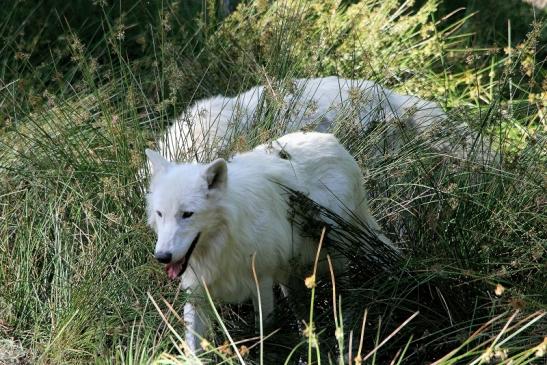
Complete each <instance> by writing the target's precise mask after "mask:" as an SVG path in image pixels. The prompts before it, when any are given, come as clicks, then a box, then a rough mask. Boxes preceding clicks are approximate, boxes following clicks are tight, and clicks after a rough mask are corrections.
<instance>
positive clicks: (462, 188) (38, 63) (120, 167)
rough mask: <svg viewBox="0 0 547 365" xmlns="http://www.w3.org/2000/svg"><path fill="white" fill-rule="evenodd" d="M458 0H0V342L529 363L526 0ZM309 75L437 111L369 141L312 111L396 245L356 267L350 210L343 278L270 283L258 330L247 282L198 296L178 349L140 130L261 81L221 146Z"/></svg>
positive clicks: (21, 358) (539, 291)
mask: <svg viewBox="0 0 547 365" xmlns="http://www.w3.org/2000/svg"><path fill="white" fill-rule="evenodd" d="M479 3H481V2H475V1H440V0H422V1H398V0H397V1H396V0H384V1H376V0H354V1H335V0H309V1H297V0H294V1H293V0H279V1H261V0H257V1H253V2H250V1H249V2H244V1H243V2H241V4H240V5H239V6H238V7H237V9H236V10H235V11H234V12H232V13H231V14H229V15H228V14H225V13H223V11H222V9H221V8H220V6H219V5H218V4H217V2H216V1H212V0H210V1H205V0H204V1H174V0H163V1H161V2H152V1H151V2H147V1H140V0H138V1H134V2H122V1H105V0H96V1H86V0H76V1H70V2H61V1H51V2H47V3H46V2H37V3H34V2H30V1H13V2H10V3H9V4H5V5H3V6H4V9H3V10H2V11H1V12H0V19H1V21H0V39H2V44H0V187H1V188H0V364H4V363H5V364H10V365H11V364H82V363H99V364H135V363H139V364H140V363H152V362H156V363H158V364H184V363H200V362H203V363H228V364H231V363H242V362H245V363H266V364H270V363H288V364H291V363H298V362H299V361H300V362H301V363H308V364H312V363H314V364H327V363H328V364H330V363H336V364H346V363H348V364H349V363H355V364H425V363H435V364H487V363H496V364H498V363H499V364H542V363H545V361H547V360H546V353H547V337H546V336H547V318H546V317H545V313H546V309H547V285H546V283H547V252H546V251H547V245H546V239H547V229H546V228H545V227H547V219H546V216H545V210H546V202H547V199H546V185H545V184H546V179H545V176H546V175H545V173H546V168H545V166H547V165H546V162H547V154H546V146H545V130H546V124H545V123H546V121H545V115H546V113H547V107H546V105H547V78H546V76H547V71H546V69H545V65H544V63H545V57H546V55H547V51H546V48H545V45H546V44H547V43H546V41H547V28H546V27H545V23H544V22H543V18H545V14H546V13H545V11H542V10H538V9H536V10H533V8H532V7H531V6H529V5H528V4H525V3H522V2H521V1H517V0H511V1H506V2H503V4H499V3H498V2H497V1H490V0H489V1H485V2H482V3H481V4H480V5H479ZM329 75H340V76H343V77H347V78H355V79H358V78H363V79H370V80H374V81H377V82H379V83H380V84H382V85H385V86H387V87H390V88H393V89H395V90H397V91H398V92H401V93H407V94H413V95H418V96H421V97H423V98H426V99H430V100H435V101H437V102H439V103H440V104H441V105H442V106H443V107H444V108H445V109H446V111H447V114H448V115H449V119H448V120H447V122H446V123H443V124H442V125H441V126H440V127H439V129H438V130H436V131H435V134H434V135H431V134H429V133H420V132H419V131H418V132H417V133H410V132H409V135H408V139H407V140H406V141H405V144H404V146H402V148H401V149H400V150H398V151H397V152H396V153H393V152H390V151H386V153H384V154H380V155H379V154H378V153H377V151H376V150H375V148H374V146H377V145H378V144H379V143H381V141H382V140H383V138H385V133H386V130H385V129H384V128H385V127H383V124H382V123H378V125H379V126H378V127H377V128H375V129H374V130H372V131H367V132H366V133H363V132H362V131H359V130H356V129H355V128H352V126H351V120H349V118H348V119H347V120H344V118H341V120H339V121H337V125H336V127H335V128H334V133H335V134H336V135H337V136H338V137H339V139H340V140H341V141H342V142H343V143H344V144H345V146H346V147H347V148H348V150H350V151H351V153H352V154H353V155H354V156H355V158H356V159H357V160H358V162H359V163H360V165H361V167H362V169H363V176H364V181H363V183H364V184H365V185H366V187H367V189H368V191H369V192H370V200H371V207H372V210H373V212H374V215H375V216H376V217H377V218H378V219H379V221H380V224H381V225H382V226H383V227H384V229H385V231H386V232H387V234H388V235H389V236H390V237H391V238H393V239H394V240H396V241H397V242H399V245H400V246H401V247H403V249H404V252H405V255H404V258H403V259H402V260H401V261H398V262H397V265H396V266H395V267H393V268H390V270H383V269H382V268H379V267H377V266H374V265H373V263H371V260H370V259H368V258H367V257H368V254H370V250H369V251H367V250H364V251H363V250H361V249H360V248H359V247H360V246H359V243H360V242H361V240H362V235H363V233H362V229H361V227H353V226H350V225H344V222H341V223H340V227H341V228H340V230H339V232H338V235H334V237H332V238H331V239H330V241H329V242H328V244H331V245H338V246H337V247H339V248H340V250H346V251H353V252H356V253H357V254H355V255H353V256H352V260H351V264H350V265H349V270H348V273H347V275H348V278H349V280H347V283H348V284H347V287H339V288H337V289H335V288H333V286H332V285H331V281H330V278H325V279H323V280H321V281H318V282H317V283H316V284H317V285H316V286H314V285H310V291H309V292H307V293H302V298H294V299H292V300H288V301H281V303H280V308H281V310H279V312H280V313H278V315H279V317H280V318H279V323H280V327H281V330H279V331H277V332H276V333H273V334H270V333H255V331H254V329H253V326H252V314H251V313H250V311H249V306H248V305H241V306H216V309H217V312H216V313H217V319H218V322H219V326H218V330H217V331H216V337H215V338H211V339H208V341H207V342H203V343H202V345H203V348H204V352H203V353H201V354H199V356H198V357H195V356H193V355H187V354H185V353H184V351H183V350H184V345H183V344H182V343H181V338H183V332H184V330H183V329H184V326H183V324H182V321H181V320H180V318H179V316H180V313H181V309H182V307H183V305H184V301H185V295H184V293H181V292H179V290H178V289H177V285H176V283H173V282H169V281H168V280H167V279H166V277H165V274H164V272H163V270H162V267H161V266H160V265H158V264H157V263H156V261H155V260H154V258H153V247H154V242H155V237H154V234H153V232H152V231H151V230H150V229H149V228H148V227H147V226H146V224H145V223H146V222H145V214H144V196H143V190H144V187H145V183H146V182H145V181H142V179H140V177H139V174H138V173H137V172H138V170H139V169H140V168H142V166H143V165H144V163H145V157H144V149H145V148H146V147H154V145H155V141H156V140H157V138H158V136H160V135H161V133H162V131H164V130H165V128H166V127H167V126H168V125H169V123H170V121H171V120H172V119H173V118H174V117H176V116H177V115H178V114H180V113H181V112H182V111H183V110H184V109H185V108H187V107H188V106H189V105H190V104H191V103H192V102H193V101H195V100H198V99H200V98H203V97H209V96H213V95H217V94H225V95H235V94H237V93H238V92H241V91H244V90H246V89H248V88H249V87H251V86H254V85H258V84H267V85H271V95H269V96H268V97H269V98H271V100H269V101H270V102H269V103H268V108H269V109H268V110H266V111H265V112H264V114H263V116H262V117H261V118H259V120H257V121H256V123H255V127H254V129H253V130H252V131H250V133H245V134H242V135H241V136H240V138H236V139H235V140H236V142H237V143H234V144H233V145H232V151H240V150H246V149H249V148H252V147H253V146H255V145H256V144H259V143H263V142H266V141H268V140H270V139H271V138H274V137H276V136H277V135H279V134H280V133H282V131H281V130H280V129H279V128H276V123H277V120H276V117H275V116H276V115H277V114H276V110H279V109H280V108H281V107H282V106H281V105H279V103H276V100H277V99H276V95H277V93H281V94H282V93H283V90H286V89H287V85H290V80H291V79H292V78H296V77H299V78H300V77H317V76H329ZM462 122H463V123H466V124H467V125H469V126H470V128H471V129H472V130H473V131H475V132H476V133H477V134H478V138H477V139H476V140H475V142H474V143H473V145H472V146H465V147H466V149H468V150H469V151H471V153H470V156H469V158H467V159H460V158H456V157H454V156H453V155H451V154H448V153H447V154H445V153H440V152H439V151H435V150H434V149H432V148H431V147H430V146H431V144H430V142H431V141H432V140H443V141H450V143H452V144H454V145H457V144H458V143H460V141H461V133H465V131H462V129H461V128H459V126H460V125H461V123H462ZM485 145H488V146H492V151H491V153H490V154H488V158H486V159H484V158H478V156H477V154H474V153H473V151H478V150H481V149H482V148H483V146H485ZM292 202H293V206H294V210H295V212H294V214H295V215H296V216H300V217H301V219H299V220H297V221H295V224H301V225H303V226H305V227H306V229H308V230H309V232H310V234H311V235H315V236H317V239H318V242H319V236H320V233H321V224H320V223H321V222H317V221H313V222H308V221H307V217H306V215H305V214H302V212H303V211H307V210H309V209H310V205H311V206H313V202H309V201H307V200H306V199H305V198H303V197H301V196H299V195H298V194H296V193H294V194H293V195H292ZM315 208H317V207H315ZM315 208H314V209H315ZM317 209H320V208H317ZM322 214H324V215H328V212H322ZM304 279H305V278H302V280H304ZM333 301H334V302H335V305H334V306H333ZM302 303H304V304H302ZM299 304H300V305H304V306H305V310H306V311H307V313H308V314H309V317H308V318H306V321H305V323H302V322H299V320H298V319H297V318H296V317H295V315H294V311H293V310H292V308H293V307H294V306H296V305H299Z"/></svg>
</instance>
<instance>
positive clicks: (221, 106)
mask: <svg viewBox="0 0 547 365" xmlns="http://www.w3.org/2000/svg"><path fill="white" fill-rule="evenodd" d="M270 103H275V104H276V105H281V107H279V108H277V109H276V110H277V114H276V115H275V116H274V119H275V121H276V128H277V129H278V130H279V131H280V134H285V133H287V132H293V131H296V130H298V129H300V128H303V127H305V128H306V129H307V130H316V131H319V132H331V131H332V130H333V129H335V127H336V126H337V124H338V122H342V121H343V122H347V121H348V120H349V121H351V122H352V123H353V125H356V126H358V127H360V128H361V129H362V130H363V131H368V130H370V128H371V127H372V126H374V125H377V124H378V123H384V124H385V127H387V130H388V131H389V132H388V133H387V136H389V139H390V143H389V144H390V147H389V148H390V149H391V150H392V151H393V150H397V149H398V148H400V147H401V145H403V144H404V142H403V140H404V139H405V138H407V135H408V132H409V131H411V132H413V133H423V134H425V135H427V136H428V138H426V140H428V141H429V143H430V145H431V147H432V148H433V149H436V150H438V151H440V152H442V153H450V154H451V155H453V156H455V157H457V158H467V157H468V153H469V152H470V149H471V147H472V145H473V144H474V142H475V140H476V138H477V135H476V133H473V132H472V130H471V129H470V128H469V127H468V126H467V125H464V124H460V125H458V126H454V125H452V127H451V131H450V133H449V134H450V135H451V138H452V139H451V140H450V141H448V140H446V138H432V137H431V136H432V135H435V134H442V133H444V132H448V130H447V128H448V127H447V125H444V124H442V123H443V122H444V121H445V120H446V118H447V117H446V114H445V113H444V111H443V109H442V108H441V107H440V106H439V105H438V104H437V103H435V102H432V101H427V100H423V99H421V98H419V97H416V96H411V95H401V94H398V93H396V92H394V91H393V90H390V89H388V88H385V87H382V86H380V85H378V84H376V83H374V82H372V81H367V80H348V79H344V78H339V77H336V76H330V77H324V78H314V79H296V80H294V81H293V82H292V84H291V87H285V88H284V89H282V90H276V89H274V88H272V87H266V86H262V85H260V86H255V87H253V88H251V89H249V90H248V91H246V92H243V93H241V94H239V95H236V96H235V97H226V96H220V95H219V96H215V97H211V98H208V99H203V100H200V101H197V102H196V103H194V104H193V105H192V106H191V107H189V108H188V109H187V110H185V111H184V112H183V113H182V115H180V117H179V118H178V119H177V120H175V122H174V123H173V125H171V127H170V128H169V129H168V130H167V133H166V134H165V135H164V137H163V138H161V139H160V141H159V146H158V149H159V150H160V151H161V152H162V154H164V155H165V156H168V157H169V158H171V159H173V160H177V161H188V160H194V161H195V160H197V161H204V160H209V159H211V158H214V157H216V156H217V154H218V151H219V150H221V149H222V148H223V147H225V146H227V145H228V144H229V143H230V141H233V139H234V138H233V137H235V136H237V135H239V134H240V132H241V130H245V129H247V128H249V127H252V126H253V125H255V124H256V123H260V122H261V120H262V119H264V113H265V110H268V109H270V108H268V105H269V104H270ZM274 109H275V108H274ZM270 117H271V115H270ZM379 142H380V144H381V145H382V148H384V146H385V142H386V141H379ZM483 151H487V149H486V148H485V149H484V150H483Z"/></svg>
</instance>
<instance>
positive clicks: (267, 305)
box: [252, 278, 274, 329]
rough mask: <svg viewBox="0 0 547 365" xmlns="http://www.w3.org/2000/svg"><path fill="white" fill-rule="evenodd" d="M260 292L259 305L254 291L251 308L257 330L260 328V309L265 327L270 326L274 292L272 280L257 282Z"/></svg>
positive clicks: (263, 279) (264, 279) (262, 279)
mask: <svg viewBox="0 0 547 365" xmlns="http://www.w3.org/2000/svg"><path fill="white" fill-rule="evenodd" d="M258 288H259V290H260V305H259V302H258V293H257V292H256V291H255V293H254V295H253V298H252V299H253V308H254V312H255V325H256V328H257V329H258V328H259V326H260V309H262V320H263V323H264V324H265V325H266V326H270V325H272V322H273V318H272V317H271V314H272V312H273V310H274V292H273V279H272V278H261V279H260V280H259V282H258Z"/></svg>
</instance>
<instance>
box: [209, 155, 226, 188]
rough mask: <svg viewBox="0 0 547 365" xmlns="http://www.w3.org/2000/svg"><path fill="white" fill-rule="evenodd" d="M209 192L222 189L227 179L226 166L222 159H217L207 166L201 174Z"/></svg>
mask: <svg viewBox="0 0 547 365" xmlns="http://www.w3.org/2000/svg"><path fill="white" fill-rule="evenodd" d="M203 176H204V178H205V181H206V182H207V187H208V188H209V190H212V189H222V188H224V187H225V186H226V180H227V179H228V165H227V164H226V161H225V160H224V159H222V158H217V159H216V160H214V161H213V162H211V163H210V164H209V166H207V169H205V173H204V174H203Z"/></svg>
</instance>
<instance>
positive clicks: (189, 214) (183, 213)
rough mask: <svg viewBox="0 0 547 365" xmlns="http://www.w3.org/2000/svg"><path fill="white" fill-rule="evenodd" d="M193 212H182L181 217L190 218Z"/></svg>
mask: <svg viewBox="0 0 547 365" xmlns="http://www.w3.org/2000/svg"><path fill="white" fill-rule="evenodd" d="M193 214H194V212H182V214H181V217H182V219H186V218H190V217H191V216H192V215H193Z"/></svg>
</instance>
